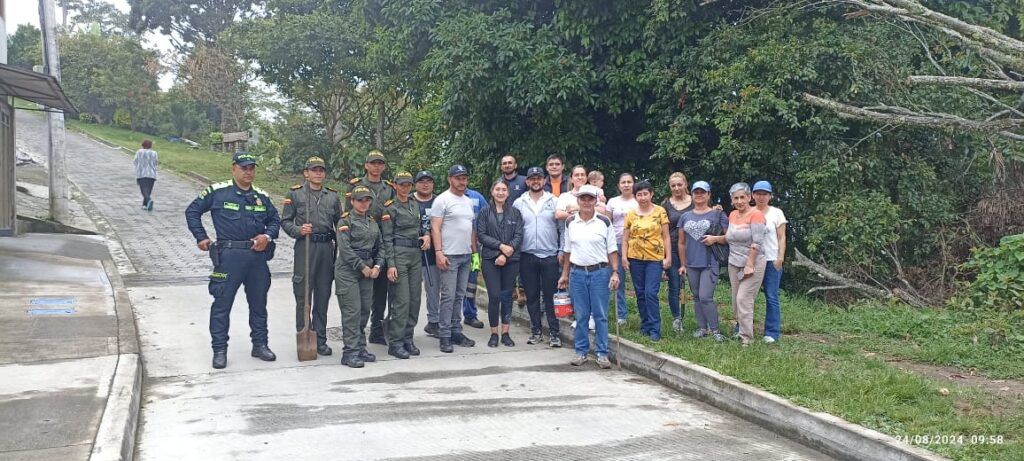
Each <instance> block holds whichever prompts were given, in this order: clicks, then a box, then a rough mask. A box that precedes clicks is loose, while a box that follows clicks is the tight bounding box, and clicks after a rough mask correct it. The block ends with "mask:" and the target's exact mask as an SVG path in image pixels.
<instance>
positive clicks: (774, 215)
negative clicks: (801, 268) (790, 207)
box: [763, 206, 789, 261]
mask: <svg viewBox="0 0 1024 461" xmlns="http://www.w3.org/2000/svg"><path fill="white" fill-rule="evenodd" d="M764 220H765V226H764V227H765V238H764V244H763V245H764V259H765V261H775V260H776V259H779V231H778V229H779V226H781V225H783V224H786V223H788V222H789V221H787V220H786V214H785V213H783V212H782V210H780V209H778V208H775V207H773V206H769V207H768V212H767V213H765V214H764Z"/></svg>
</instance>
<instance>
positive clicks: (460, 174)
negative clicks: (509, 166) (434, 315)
mask: <svg viewBox="0 0 1024 461" xmlns="http://www.w3.org/2000/svg"><path fill="white" fill-rule="evenodd" d="M468 185H469V170H467V169H466V167H464V166H462V165H454V166H452V167H451V168H450V169H448V190H446V191H444V192H443V193H441V195H439V196H437V199H435V200H434V206H433V207H431V209H430V227H431V232H430V236H431V238H432V239H433V241H434V242H433V243H434V254H435V256H436V258H437V269H438V270H439V272H440V275H441V277H440V279H441V302H440V304H439V305H438V332H437V336H438V338H439V339H440V343H441V345H440V348H441V352H452V351H453V348H452V345H453V344H455V345H459V346H462V347H473V346H474V345H475V344H476V342H474V341H473V340H472V339H469V338H467V337H466V336H465V335H463V334H462V324H461V320H462V319H461V317H462V312H461V310H462V301H463V299H465V297H466V283H467V282H468V281H469V271H470V268H471V266H472V262H473V261H472V259H473V258H472V255H473V253H475V252H476V234H475V233H474V232H473V218H474V214H473V202H472V201H471V200H470V198H469V197H467V196H466V188H467V187H468Z"/></svg>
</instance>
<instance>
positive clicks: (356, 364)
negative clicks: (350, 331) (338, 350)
mask: <svg viewBox="0 0 1024 461" xmlns="http://www.w3.org/2000/svg"><path fill="white" fill-rule="evenodd" d="M341 364H342V365H348V366H349V367H351V368H362V367H363V361H362V359H360V358H359V354H358V353H356V352H348V351H346V352H343V353H342V354H341Z"/></svg>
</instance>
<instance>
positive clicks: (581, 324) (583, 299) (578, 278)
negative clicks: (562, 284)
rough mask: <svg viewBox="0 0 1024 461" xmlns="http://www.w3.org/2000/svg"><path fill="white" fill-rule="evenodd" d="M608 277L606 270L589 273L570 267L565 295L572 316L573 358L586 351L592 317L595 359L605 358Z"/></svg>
mask: <svg viewBox="0 0 1024 461" xmlns="http://www.w3.org/2000/svg"><path fill="white" fill-rule="evenodd" d="M611 276H612V270H611V269H610V268H607V267H605V268H603V269H598V270H596V271H593V272H587V271H585V270H583V269H576V268H573V269H572V272H571V274H570V275H569V296H570V297H572V308H573V311H575V313H576V325H577V327H576V331H575V332H574V333H573V339H574V341H573V343H574V345H575V347H576V354H577V355H587V351H588V350H590V338H589V336H588V335H589V332H588V331H587V324H588V323H590V317H591V316H593V317H594V332H595V334H594V343H595V344H594V349H595V351H596V352H597V356H598V357H607V356H608V298H609V297H610V296H611V293H610V290H609V289H608V281H609V280H610V279H611Z"/></svg>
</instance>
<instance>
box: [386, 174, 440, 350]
mask: <svg viewBox="0 0 1024 461" xmlns="http://www.w3.org/2000/svg"><path fill="white" fill-rule="evenodd" d="M395 192H396V195H395V200H394V201H392V202H391V203H387V202H385V205H386V206H385V207H384V215H383V216H382V217H381V230H382V232H383V235H384V261H385V263H386V265H387V267H388V269H387V274H388V281H389V282H391V284H390V286H389V287H390V288H389V292H388V298H389V299H390V300H391V307H390V308H389V309H388V324H387V325H388V331H387V335H388V354H390V355H392V356H394V357H397V358H400V359H407V358H409V356H411V355H420V350H419V349H418V348H417V347H416V345H415V344H414V343H413V341H412V336H413V333H414V330H415V329H416V321H417V320H419V318H420V290H421V289H422V285H423V268H422V266H421V263H420V261H422V260H423V257H422V254H423V253H422V251H424V250H426V249H428V248H429V247H430V246H429V243H428V240H427V239H428V238H429V237H426V236H425V235H424V233H423V232H422V222H421V220H420V206H419V203H418V202H417V201H416V200H413V198H412V195H411V192H412V174H410V173H408V172H405V171H402V172H398V173H396V174H395Z"/></svg>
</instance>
